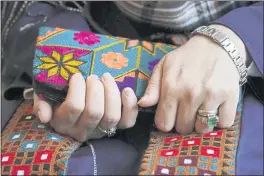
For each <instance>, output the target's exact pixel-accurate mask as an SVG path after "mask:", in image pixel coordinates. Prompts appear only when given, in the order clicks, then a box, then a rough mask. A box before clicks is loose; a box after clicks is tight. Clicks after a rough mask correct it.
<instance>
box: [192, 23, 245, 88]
mask: <svg viewBox="0 0 264 176" xmlns="http://www.w3.org/2000/svg"><path fill="white" fill-rule="evenodd" d="M196 34H200V35H204V36H207V37H209V38H211V39H213V41H215V42H216V43H218V44H220V45H221V47H222V48H223V49H224V50H225V51H226V52H227V53H228V55H229V56H230V57H231V59H232V60H233V62H234V64H235V66H236V68H237V70H238V73H239V75H240V80H239V85H240V86H242V85H244V84H245V83H246V82H247V68H246V63H245V60H244V59H243V58H242V57H241V55H240V53H239V52H238V50H237V48H236V47H235V45H234V43H233V42H232V41H231V40H230V38H229V37H228V36H226V35H225V34H223V33H222V32H220V31H219V30H217V29H215V28H212V27H209V26H201V27H198V28H197V29H195V30H194V31H193V32H192V36H193V35H196Z"/></svg>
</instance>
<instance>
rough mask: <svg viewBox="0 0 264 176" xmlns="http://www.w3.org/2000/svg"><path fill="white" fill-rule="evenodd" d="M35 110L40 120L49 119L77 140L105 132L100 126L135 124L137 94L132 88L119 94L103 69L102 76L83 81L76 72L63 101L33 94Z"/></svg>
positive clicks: (119, 126) (45, 120)
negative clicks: (56, 102) (53, 102)
mask: <svg viewBox="0 0 264 176" xmlns="http://www.w3.org/2000/svg"><path fill="white" fill-rule="evenodd" d="M34 113H35V114H36V115H37V116H38V117H39V118H40V120H41V122H43V123H48V122H49V123H50V125H51V126H52V127H53V128H54V130H55V131H57V132H59V133H62V134H65V135H68V136H71V137H73V138H75V139H76V140H78V141H80V142H84V141H86V140H88V139H96V138H101V137H103V136H105V135H106V134H105V133H104V132H102V131H101V130H99V128H98V126H99V127H100V128H101V129H103V130H108V129H110V128H113V127H117V128H118V129H125V128H130V127H132V126H134V124H135V122H136V118H137V114H138V106H137V98H136V95H135V93H134V91H133V90H132V89H131V88H125V89H124V90H123V91H122V94H120V91H119V89H118V87H117V84H116V82H115V80H114V78H113V77H112V76H111V75H110V74H109V73H105V74H104V75H103V76H102V78H101V80H100V79H99V78H98V77H97V76H95V75H91V76H89V77H88V78H87V79H86V81H85V80H84V78H83V76H82V75H81V74H79V73H77V74H75V75H73V76H72V78H71V80H70V83H69V90H68V94H67V97H66V99H65V101H64V102H63V103H62V104H61V105H59V106H57V107H51V106H50V104H48V103H47V102H46V101H45V100H42V99H40V98H39V97H38V96H37V95H36V94H35V95H34Z"/></svg>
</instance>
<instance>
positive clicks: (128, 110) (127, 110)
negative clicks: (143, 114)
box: [117, 88, 138, 129]
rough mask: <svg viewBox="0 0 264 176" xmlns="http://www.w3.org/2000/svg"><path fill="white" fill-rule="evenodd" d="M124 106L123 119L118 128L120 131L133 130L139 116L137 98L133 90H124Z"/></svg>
mask: <svg viewBox="0 0 264 176" xmlns="http://www.w3.org/2000/svg"><path fill="white" fill-rule="evenodd" d="M122 104H123V111H122V117H121V119H120V121H119V123H118V125H117V127H118V128H119V129H126V128H131V127H133V126H134V125H135V123H136V119H137V115H138V106H137V97H136V95H135V93H134V91H133V90H132V89H131V88H125V89H124V90H123V92H122Z"/></svg>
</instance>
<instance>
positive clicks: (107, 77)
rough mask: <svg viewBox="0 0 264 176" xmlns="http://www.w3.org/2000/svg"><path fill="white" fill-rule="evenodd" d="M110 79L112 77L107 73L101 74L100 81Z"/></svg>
mask: <svg viewBox="0 0 264 176" xmlns="http://www.w3.org/2000/svg"><path fill="white" fill-rule="evenodd" d="M111 77H112V76H111V74H110V73H108V72H106V73H104V74H103V76H102V79H103V80H104V79H109V78H111Z"/></svg>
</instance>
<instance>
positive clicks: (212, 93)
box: [205, 86, 224, 99]
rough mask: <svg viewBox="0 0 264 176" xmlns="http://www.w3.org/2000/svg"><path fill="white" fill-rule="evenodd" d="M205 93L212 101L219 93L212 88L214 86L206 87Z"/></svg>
mask: <svg viewBox="0 0 264 176" xmlns="http://www.w3.org/2000/svg"><path fill="white" fill-rule="evenodd" d="M205 92H206V96H207V97H208V98H210V99H213V98H214V97H215V96H216V95H218V94H219V93H220V91H219V90H217V88H214V86H206V87H205ZM223 92H224V91H223Z"/></svg>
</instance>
